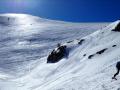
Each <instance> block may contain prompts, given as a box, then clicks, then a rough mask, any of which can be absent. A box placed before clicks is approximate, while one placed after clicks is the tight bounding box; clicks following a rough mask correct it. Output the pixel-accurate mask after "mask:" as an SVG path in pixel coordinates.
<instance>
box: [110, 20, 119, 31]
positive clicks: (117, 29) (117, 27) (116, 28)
mask: <svg viewBox="0 0 120 90" xmlns="http://www.w3.org/2000/svg"><path fill="white" fill-rule="evenodd" d="M112 31H117V32H120V22H119V23H118V25H117V26H116V27H115V29H113V30H112Z"/></svg>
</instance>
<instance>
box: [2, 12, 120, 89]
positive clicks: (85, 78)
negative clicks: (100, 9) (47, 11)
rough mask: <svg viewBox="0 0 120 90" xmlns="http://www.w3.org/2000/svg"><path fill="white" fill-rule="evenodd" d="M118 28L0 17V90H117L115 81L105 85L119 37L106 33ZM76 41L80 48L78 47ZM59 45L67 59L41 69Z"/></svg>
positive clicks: (117, 56)
mask: <svg viewBox="0 0 120 90" xmlns="http://www.w3.org/2000/svg"><path fill="white" fill-rule="evenodd" d="M8 18H10V20H9V21H8ZM118 22H120V21H116V22H114V23H112V24H110V25H109V26H107V25H108V23H70V22H62V21H53V20H47V19H42V18H39V17H35V16H31V15H24V14H2V15H0V90H119V89H120V86H119V84H120V80H118V81H115V80H112V79H111V77H112V76H113V74H114V73H115V72H116V69H115V64H116V62H117V61H119V60H120V54H119V51H120V50H119V48H120V35H119V34H120V33H119V32H113V31H111V30H112V29H113V28H115V26H116V25H117V24H118ZM105 26H107V27H105ZM97 30H98V31H97ZM93 32H94V33H93ZM81 39H85V42H83V44H82V45H78V42H79V41H80V40H81ZM68 41H72V42H70V43H66V42H68ZM59 42H60V43H62V44H65V45H67V47H68V48H69V49H70V53H69V56H68V58H63V59H62V60H61V61H60V62H58V63H55V64H47V63H46V59H47V56H48V54H49V53H50V52H51V50H53V49H54V48H55V47H56V44H57V43H59ZM114 44H115V45H117V46H116V47H112V45H114ZM105 48H107V50H106V51H105V52H104V53H102V54H101V55H98V54H96V52H97V51H100V50H102V49H105ZM84 54H86V56H83V55H84ZM89 55H94V56H93V57H92V58H91V59H88V57H89ZM117 78H118V79H120V77H119V76H117Z"/></svg>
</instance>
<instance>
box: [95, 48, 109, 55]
mask: <svg viewBox="0 0 120 90" xmlns="http://www.w3.org/2000/svg"><path fill="white" fill-rule="evenodd" d="M106 50H107V48H105V49H103V50H100V51H98V52H96V54H102V53H104V52H105V51H106Z"/></svg>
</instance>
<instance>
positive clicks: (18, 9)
mask: <svg viewBox="0 0 120 90" xmlns="http://www.w3.org/2000/svg"><path fill="white" fill-rule="evenodd" d="M0 13H26V14H32V15H36V16H40V17H44V18H48V19H55V20H63V21H71V22H112V21H115V20H118V19H120V0H0Z"/></svg>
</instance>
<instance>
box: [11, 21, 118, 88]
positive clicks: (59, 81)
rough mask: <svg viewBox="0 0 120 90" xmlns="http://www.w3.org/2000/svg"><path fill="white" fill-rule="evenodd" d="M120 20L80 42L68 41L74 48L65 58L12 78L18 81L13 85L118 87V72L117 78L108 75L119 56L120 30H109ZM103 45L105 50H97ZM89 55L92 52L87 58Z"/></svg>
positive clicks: (31, 86)
mask: <svg viewBox="0 0 120 90" xmlns="http://www.w3.org/2000/svg"><path fill="white" fill-rule="evenodd" d="M119 22H120V21H116V22H114V23H112V24H110V25H109V26H108V27H106V28H104V29H102V30H98V31H96V32H95V33H93V34H91V35H89V36H86V37H84V39H85V42H84V43H83V44H82V45H78V44H77V43H78V40H75V41H74V42H72V43H70V44H67V46H68V47H72V48H74V49H73V50H72V51H71V52H70V55H69V57H68V58H67V59H66V58H65V59H63V60H61V61H60V62H58V63H56V64H46V63H42V64H41V65H40V66H38V67H37V68H35V69H34V70H33V71H32V72H30V73H29V75H27V76H25V77H22V78H18V79H15V80H12V81H13V82H17V83H15V84H16V85H15V84H13V85H15V86H16V87H17V89H18V90H119V89H120V86H119V82H120V80H119V76H118V77H117V78H118V81H114V80H112V79H111V77H112V76H113V74H114V73H115V72H116V70H115V64H116V62H117V61H119V60H120V53H119V52H120V50H119V49H120V35H119V34H120V32H114V31H111V30H112V29H114V28H115V27H116V25H117V24H118V23H119ZM113 45H117V46H116V47H113ZM73 46H74V47H73ZM105 48H107V50H106V51H105V52H103V53H102V54H96V53H97V52H98V51H101V50H103V49H105ZM84 54H86V56H83V55H84ZM89 55H94V56H93V57H92V58H91V59H88V57H89ZM43 59H45V58H43ZM18 86H19V87H18ZM12 90H13V89H12Z"/></svg>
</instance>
